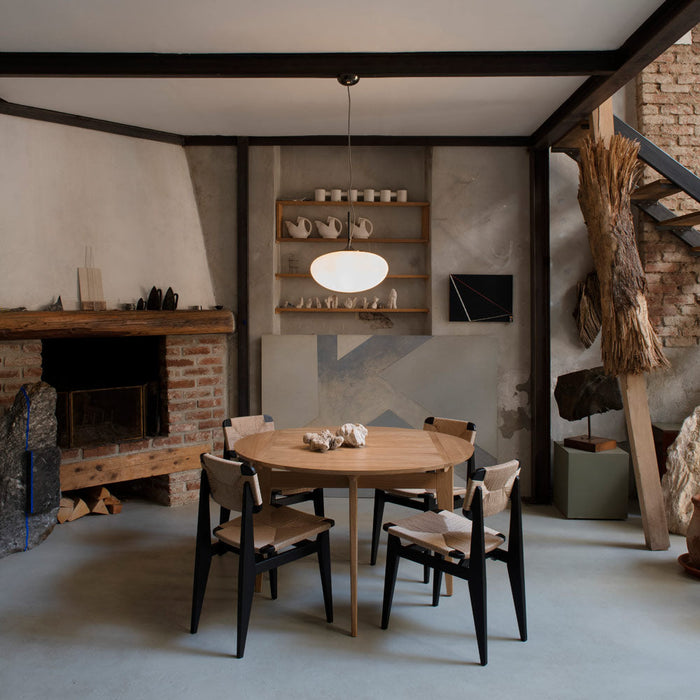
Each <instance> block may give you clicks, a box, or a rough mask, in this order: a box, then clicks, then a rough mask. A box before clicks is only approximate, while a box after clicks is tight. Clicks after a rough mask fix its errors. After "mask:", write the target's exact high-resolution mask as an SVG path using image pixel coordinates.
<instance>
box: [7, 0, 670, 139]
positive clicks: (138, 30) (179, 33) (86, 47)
mask: <svg viewBox="0 0 700 700" xmlns="http://www.w3.org/2000/svg"><path fill="white" fill-rule="evenodd" d="M661 4H662V1H661V0H491V1H490V2H488V1H486V0H430V1H428V0H393V1H392V0H352V2H350V1H349V0H344V1H343V2H338V1H337V0H325V1H323V0H317V1H312V0H257V2H253V1H252V0H197V1H196V2H193V1H192V0H0V17H1V18H2V20H1V21H0V48H1V49H2V51H71V52H107V51H109V52H163V53H219V52H220V53H247V52H251V53H252V52H255V53H287V52H289V53H302V52H303V53H308V52H360V51H379V52H399V51H499V50H502V51H518V50H540V51H548V50H551V51H554V50H566V51H572V50H610V49H616V48H618V47H619V46H620V45H622V43H624V41H625V40H626V39H627V38H628V37H629V36H630V35H631V34H632V33H633V32H634V31H635V30H636V29H637V28H638V27H639V25H641V24H642V23H643V22H644V20H645V19H647V17H648V16H649V15H651V14H652V13H653V11H654V10H656V9H657V8H658V7H659V6H660V5H661ZM584 80H585V77H582V76H581V77H579V76H574V77H528V78H510V77H508V78H423V79H407V78H364V79H362V80H361V81H360V83H359V84H358V85H357V86H356V87H353V88H352V89H351V90H352V98H353V115H352V131H353V133H354V134H385V135H489V136H510V135H529V134H531V133H532V132H533V131H534V130H535V129H536V128H537V127H538V126H539V125H540V124H541V123H542V122H543V121H544V120H545V119H546V118H547V117H548V116H549V115H550V114H551V113H552V112H554V110H555V109H556V108H557V107H558V106H559V105H560V104H561V103H562V102H563V101H564V100H565V99H566V98H567V97H568V96H569V95H570V94H571V93H572V92H574V91H575V90H576V88H577V87H578V86H579V85H581V83H582V82H583V81H584ZM0 98H2V99H4V100H6V101H8V102H14V103H19V104H23V105H30V106H34V107H42V108H46V109H52V110H58V111H62V112H68V113H71V114H79V115H84V116H90V117H94V118H98V119H105V120H109V121H115V122H121V123H125V124H131V125H136V126H142V127H147V128H151V129H158V130H162V131H169V132H173V133H178V134H231V135H249V136H263V135H307V134H342V133H343V132H344V131H345V127H346V121H345V120H346V108H347V104H346V93H345V89H344V88H342V87H341V86H340V85H339V84H338V83H337V82H336V81H335V80H331V79H301V78H292V79H289V78H288V79H279V78H265V79H257V78H256V79H253V78H248V79H221V78H203V79H196V78H188V79H180V78H167V79H154V78H89V79H88V78H0Z"/></svg>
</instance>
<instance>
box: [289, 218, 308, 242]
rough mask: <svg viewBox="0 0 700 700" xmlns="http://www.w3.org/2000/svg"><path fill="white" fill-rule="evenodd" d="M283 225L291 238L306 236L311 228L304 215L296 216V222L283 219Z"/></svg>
mask: <svg viewBox="0 0 700 700" xmlns="http://www.w3.org/2000/svg"><path fill="white" fill-rule="evenodd" d="M284 225H285V226H286V227H287V233H289V235H290V236H291V237H292V238H308V237H309V234H310V233H311V229H312V228H313V227H312V225H311V222H310V221H309V220H308V219H307V218H306V217H304V216H297V222H296V223H294V222H293V221H285V222H284Z"/></svg>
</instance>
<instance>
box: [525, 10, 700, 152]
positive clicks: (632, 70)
mask: <svg viewBox="0 0 700 700" xmlns="http://www.w3.org/2000/svg"><path fill="white" fill-rule="evenodd" d="M698 23H700V0H666V2H665V3H664V4H663V5H662V6H661V7H660V8H659V9H658V10H657V11H656V12H654V14H652V15H651V17H649V19H647V20H646V22H644V24H642V25H641V26H640V27H639V29H637V31H636V32H634V34H632V36H631V37H630V38H629V39H628V40H627V41H626V42H625V43H624V44H623V45H622V47H621V48H620V49H619V52H618V53H619V55H620V56H621V61H620V64H619V66H618V68H617V70H616V71H615V72H614V73H613V74H612V75H610V76H608V77H600V76H594V77H592V78H589V79H588V80H586V82H585V83H584V84H583V85H582V86H581V87H580V88H579V89H578V90H577V91H576V92H575V93H574V94H573V95H572V96H571V97H570V98H569V99H568V100H566V102H564V104H562V105H561V106H560V107H559V109H557V110H556V111H555V112H554V113H553V114H552V115H551V116H550V117H549V118H548V119H547V120H546V121H545V122H544V123H543V124H542V125H541V126H540V127H539V128H538V129H537V131H535V132H534V134H533V135H532V140H533V143H534V145H535V147H536V148H544V147H547V146H551V145H552V144H553V143H555V142H556V141H558V140H559V139H560V138H562V137H563V136H565V135H566V134H567V133H568V132H569V131H571V129H573V128H574V127H575V126H576V125H577V124H578V123H579V122H580V121H581V120H582V119H585V118H586V117H587V116H588V115H589V114H590V113H591V112H592V111H593V110H594V109H595V108H596V107H598V106H599V105H601V104H602V103H603V102H605V100H607V99H608V98H609V97H612V96H613V94H614V93H615V92H617V90H619V89H620V88H622V87H623V86H624V85H625V84H626V83H628V82H629V81H630V80H632V79H633V78H634V77H635V76H636V75H637V74H638V73H640V72H641V71H642V70H643V69H644V68H645V67H646V66H648V65H649V63H651V62H652V61H653V60H654V59H656V58H657V57H658V56H659V55H660V54H662V53H663V52H664V51H665V50H666V49H667V48H668V47H669V46H671V45H672V44H673V43H674V42H676V41H677V40H678V39H679V38H680V37H682V36H683V34H685V33H686V32H689V31H690V30H691V29H692V28H693V27H695V25H697V24H698Z"/></svg>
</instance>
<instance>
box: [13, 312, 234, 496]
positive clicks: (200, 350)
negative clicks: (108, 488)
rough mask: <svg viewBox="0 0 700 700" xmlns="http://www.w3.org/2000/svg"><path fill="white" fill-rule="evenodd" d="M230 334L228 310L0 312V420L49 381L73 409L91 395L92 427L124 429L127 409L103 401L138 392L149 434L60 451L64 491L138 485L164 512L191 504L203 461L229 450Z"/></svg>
mask: <svg viewBox="0 0 700 700" xmlns="http://www.w3.org/2000/svg"><path fill="white" fill-rule="evenodd" d="M233 330H234V324H233V316H232V314H231V312H230V311H226V310H214V311H99V312H89V311H52V312H44V311H24V312H6V313H4V314H0V367H1V368H2V372H0V416H1V415H2V414H3V412H4V410H6V407H7V406H9V405H10V404H11V403H12V402H13V401H14V399H15V396H16V394H17V392H18V391H19V389H20V387H21V386H22V384H25V383H33V382H37V381H39V379H40V378H43V379H44V381H46V382H47V383H51V384H52V385H53V386H55V387H56V388H57V389H58V390H60V391H62V392H72V393H73V400H74V402H75V401H76V400H79V399H77V396H78V393H79V392H92V394H91V401H90V406H91V408H90V411H88V413H89V416H90V417H89V419H88V421H86V422H87V423H88V425H92V423H91V421H96V419H97V418H100V417H102V419H104V418H105V417H106V416H107V415H108V414H109V413H110V412H112V414H113V415H112V418H110V419H108V420H107V421H104V422H107V423H109V422H110V421H111V422H118V421H116V418H117V413H118V412H119V411H120V410H121V409H116V408H114V405H113V403H112V404H111V405H109V406H108V407H107V408H106V407H105V406H103V405H101V404H96V403H95V402H96V401H97V396H99V395H100V394H102V393H104V394H105V395H106V394H108V393H109V392H110V391H115V390H116V393H118V394H123V393H125V392H124V390H129V389H133V387H141V388H142V390H141V393H142V404H141V406H142V407H141V408H139V407H138V402H137V401H134V398H133V396H131V397H129V399H128V402H129V403H131V405H132V411H133V414H132V415H138V414H139V412H140V411H142V412H143V416H144V418H143V424H144V436H143V437H142V438H136V437H134V436H130V437H126V438H124V437H119V438H118V439H115V440H114V441H111V440H110V441H107V439H106V435H105V432H104V431H105V430H106V428H105V426H104V425H103V427H102V428H101V429H100V430H101V431H102V432H101V433H100V434H99V435H98V436H97V437H95V442H94V443H91V444H90V445H85V446H83V447H64V448H61V453H62V454H61V489H62V490H63V491H70V490H73V489H80V488H84V487H86V486H95V485H103V484H111V483H116V482H123V481H130V480H133V479H141V480H142V483H148V484H149V486H148V495H149V496H150V497H153V498H155V499H156V500H158V501H159V502H162V503H164V504H166V505H179V504H181V503H185V502H188V501H191V500H195V499H196V498H197V489H198V487H199V455H200V453H201V452H204V451H209V450H214V452H215V453H219V452H220V451H221V450H222V449H223V435H222V431H221V422H222V420H223V418H225V417H226V416H227V415H229V412H228V410H227V408H226V406H227V367H228V365H229V361H228V353H229V342H230V338H231V335H230V334H231V333H232V332H233ZM59 341H61V342H60V344H59ZM75 341H80V342H79V343H76V342H75ZM85 341H91V342H85ZM126 393H129V392H128V391H127V392H126ZM136 393H137V394H138V393H139V391H137V392H136ZM114 397H115V396H114V394H113V395H112V396H111V397H110V400H111V399H114ZM122 398H123V397H122ZM65 405H66V404H65V400H64V403H63V406H65ZM66 413H67V411H66ZM63 424H64V425H66V426H68V425H69V424H68V423H67V422H66V421H64V423H63ZM91 430H92V429H91ZM83 432H84V433H85V432H89V431H85V430H84V431H83ZM92 437H94V436H88V437H86V436H85V434H83V436H82V437H81V438H80V439H81V440H88V439H92ZM84 444H85V443H84ZM146 477H148V478H146Z"/></svg>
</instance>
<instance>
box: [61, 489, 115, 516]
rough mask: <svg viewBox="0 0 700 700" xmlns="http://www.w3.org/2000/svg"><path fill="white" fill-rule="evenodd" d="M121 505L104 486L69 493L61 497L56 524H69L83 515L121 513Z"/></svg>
mask: <svg viewBox="0 0 700 700" xmlns="http://www.w3.org/2000/svg"><path fill="white" fill-rule="evenodd" d="M121 510H122V503H121V501H120V500H119V499H118V498H117V497H116V496H113V495H112V494H111V493H110V492H109V490H108V489H106V488H105V487H104V486H93V487H91V488H89V489H81V490H80V491H71V492H67V493H64V494H62V495H61V504H60V507H59V509H58V522H59V523H69V522H71V521H73V520H77V519H78V518H82V517H83V515H88V514H89V513H95V514H97V515H114V514H116V513H121Z"/></svg>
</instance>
